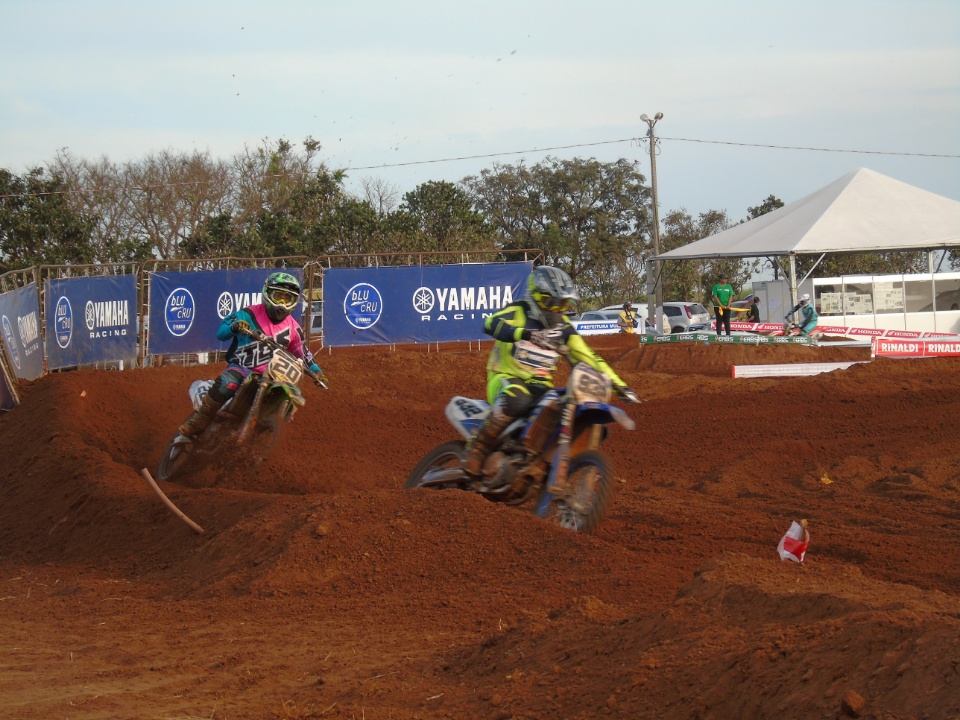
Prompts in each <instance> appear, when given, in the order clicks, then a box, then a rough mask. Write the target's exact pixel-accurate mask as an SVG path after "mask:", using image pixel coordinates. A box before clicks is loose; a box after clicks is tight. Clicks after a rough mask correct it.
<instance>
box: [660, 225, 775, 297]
mask: <svg viewBox="0 0 960 720" xmlns="http://www.w3.org/2000/svg"><path fill="white" fill-rule="evenodd" d="M728 227H730V220H729V218H728V217H727V214H726V212H724V211H722V210H708V211H707V212H704V213H700V214H699V215H698V216H697V218H696V219H694V218H693V217H692V216H691V215H690V214H689V213H688V212H687V211H686V210H684V209H682V208H681V209H680V210H674V211H671V212H670V213H668V214H667V216H666V217H665V218H664V234H663V235H662V236H661V238H660V242H661V247H662V249H663V251H664V252H666V251H669V250H674V249H676V248H679V247H683V246H685V245H689V244H690V243H693V242H696V241H697V240H702V239H703V238H705V237H709V236H710V235H716V234H717V233H719V232H723V231H724V230H726V229H727V228H728ZM757 268H758V262H757V261H755V260H752V259H744V260H739V259H736V258H724V259H720V260H715V259H707V258H697V259H693V260H678V261H668V262H666V263H665V269H664V277H663V299H664V301H667V302H669V301H671V300H691V299H695V300H697V301H699V302H703V303H705V304H709V302H710V290H711V289H712V288H713V286H714V284H715V283H716V282H717V280H718V279H719V276H720V274H721V273H726V274H727V275H728V276H729V278H730V284H731V285H733V288H734V291H735V292H737V293H739V292H740V290H741V289H742V288H743V286H744V285H745V284H746V283H747V282H748V281H749V280H750V278H751V277H752V275H753V274H754V272H756V270H757Z"/></svg>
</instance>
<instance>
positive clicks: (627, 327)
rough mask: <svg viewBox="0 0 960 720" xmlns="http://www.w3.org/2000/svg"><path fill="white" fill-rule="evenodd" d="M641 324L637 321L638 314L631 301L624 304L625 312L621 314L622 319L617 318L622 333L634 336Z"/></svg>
mask: <svg viewBox="0 0 960 720" xmlns="http://www.w3.org/2000/svg"><path fill="white" fill-rule="evenodd" d="M639 324H640V321H639V320H637V314H636V313H635V312H634V311H633V305H631V304H630V302H629V301H628V302H625V303H624V304H623V312H621V313H620V317H618V318H617V325H619V326H620V332H622V333H628V334H630V335H633V334H634V333H635V332H636V328H637V326H638V325H639Z"/></svg>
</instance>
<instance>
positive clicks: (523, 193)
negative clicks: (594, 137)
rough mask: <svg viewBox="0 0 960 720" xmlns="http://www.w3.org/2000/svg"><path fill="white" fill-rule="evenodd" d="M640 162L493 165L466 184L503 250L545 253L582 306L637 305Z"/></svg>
mask: <svg viewBox="0 0 960 720" xmlns="http://www.w3.org/2000/svg"><path fill="white" fill-rule="evenodd" d="M637 167H638V163H636V162H633V161H629V160H625V159H620V160H618V161H616V162H614V163H601V162H599V161H597V160H596V159H593V158H591V159H589V160H584V159H580V158H576V159H573V160H558V159H555V158H546V159H545V160H544V161H543V162H541V163H538V164H537V165H534V166H533V167H530V168H528V167H526V166H525V165H524V164H523V163H521V164H519V165H517V166H515V167H514V166H510V165H500V164H495V165H494V166H493V169H491V170H484V171H482V172H481V173H480V175H479V176H476V177H468V178H465V179H464V180H463V185H464V187H465V188H467V190H468V192H469V193H470V194H471V196H472V198H473V201H474V204H475V205H476V206H477V208H478V209H479V210H480V211H481V212H483V213H484V215H485V216H486V217H487V219H488V222H489V223H490V224H491V225H492V226H493V227H494V229H495V231H496V233H497V236H498V238H499V241H500V246H501V247H502V248H504V249H517V248H522V247H527V248H539V249H541V250H543V252H544V255H545V259H546V262H547V263H548V264H551V265H556V266H558V267H561V268H563V269H564V270H566V271H567V272H568V273H569V274H570V276H571V278H573V280H574V282H576V283H577V285H578V287H579V289H580V293H581V296H582V300H583V301H584V303H583V304H584V305H592V304H599V305H605V304H613V303H620V302H622V301H623V300H624V299H636V298H637V297H638V296H639V294H640V290H641V279H640V278H641V268H642V264H643V257H644V256H645V255H648V254H649V253H650V247H651V242H650V215H649V213H648V206H649V202H650V192H649V189H648V188H647V187H646V186H645V185H644V184H643V183H644V177H643V175H642V174H640V172H639V171H638V170H637Z"/></svg>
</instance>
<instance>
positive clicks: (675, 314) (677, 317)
mask: <svg viewBox="0 0 960 720" xmlns="http://www.w3.org/2000/svg"><path fill="white" fill-rule="evenodd" d="M663 316H664V318H665V319H666V320H668V321H669V322H670V332H674V333H683V332H699V331H700V330H707V329H709V328H710V313H708V312H707V309H706V308H705V307H704V306H703V305H701V304H700V303H698V302H667V303H664V304H663Z"/></svg>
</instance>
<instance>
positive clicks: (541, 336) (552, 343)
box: [530, 330, 560, 350]
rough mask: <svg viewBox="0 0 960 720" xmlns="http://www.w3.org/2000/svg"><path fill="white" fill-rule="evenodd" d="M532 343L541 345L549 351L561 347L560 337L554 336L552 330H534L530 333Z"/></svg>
mask: <svg viewBox="0 0 960 720" xmlns="http://www.w3.org/2000/svg"><path fill="white" fill-rule="evenodd" d="M530 342H532V343H533V344H534V345H539V346H540V347H542V348H547V349H548V350H556V349H557V348H559V347H560V337H559V335H554V334H553V333H552V332H551V331H550V330H534V331H532V332H531V333H530Z"/></svg>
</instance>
